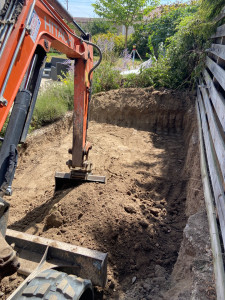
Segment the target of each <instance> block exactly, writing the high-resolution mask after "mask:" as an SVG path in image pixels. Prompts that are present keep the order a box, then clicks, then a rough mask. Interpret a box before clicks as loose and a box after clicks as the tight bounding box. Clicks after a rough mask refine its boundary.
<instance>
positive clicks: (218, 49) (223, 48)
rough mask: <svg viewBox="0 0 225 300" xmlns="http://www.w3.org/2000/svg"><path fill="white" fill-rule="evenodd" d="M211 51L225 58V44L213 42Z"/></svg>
mask: <svg viewBox="0 0 225 300" xmlns="http://www.w3.org/2000/svg"><path fill="white" fill-rule="evenodd" d="M209 52H210V53H212V54H214V55H216V56H218V57H219V58H222V59H224V60H225V45H219V44H212V46H211V48H210V49H209Z"/></svg>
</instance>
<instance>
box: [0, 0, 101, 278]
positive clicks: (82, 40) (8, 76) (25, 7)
mask: <svg viewBox="0 0 225 300" xmlns="http://www.w3.org/2000/svg"><path fill="white" fill-rule="evenodd" d="M68 23H73V24H74V26H75V27H76V28H77V30H78V31H80V32H81V35H80V36H78V35H77V34H76V33H75V32H74V31H73V30H71V28H70V27H69V26H68V25H67V24H68ZM93 46H95V45H93V44H92V43H91V41H90V36H89V35H88V34H86V33H85V32H84V31H83V30H82V29H81V28H80V27H79V25H78V24H76V23H75V22H74V21H73V18H72V16H71V15H70V14H69V13H68V12H67V11H66V10H65V9H64V8H63V7H62V6H61V4H60V3H59V2H58V1H56V0H49V1H47V0H11V1H9V0H0V130H1V129H2V127H3V125H4V123H5V122H6V119H7V117H8V115H9V113H10V117H9V122H8V126H7V130H6V133H5V136H4V138H1V140H0V141H1V142H2V145H1V149H0V197H3V196H4V195H5V194H10V193H11V184H12V180H13V178H14V173H15V169H16V166H17V156H18V155H17V145H18V144H19V143H22V142H24V141H25V139H26V135H27V132H28V128H29V124H30V121H31V118H32V113H33V110H34V106H35V102H36V99H37V94H38V90H39V87H40V82H41V77H42V73H43V65H44V62H45V58H46V53H47V52H48V51H49V50H50V49H51V48H55V49H57V50H58V51H60V52H62V53H65V54H66V55H67V57H68V58H69V59H71V60H73V61H74V116H73V143H72V148H71V149H70V151H69V152H70V154H72V159H71V160H69V161H68V163H67V164H68V166H69V167H70V168H71V169H72V171H71V173H69V175H68V174H66V176H67V178H68V177H71V178H74V177H76V176H74V174H75V173H76V171H77V169H79V170H81V171H84V173H82V174H86V173H85V172H87V164H85V160H84V158H87V156H88V152H89V149H90V148H91V146H90V144H89V143H87V141H86V133H87V127H88V106H89V102H90V98H91V83H92V71H93V69H94V68H93ZM97 48H98V47H97ZM100 56H101V55H100ZM71 174H72V175H71ZM79 174H80V173H79ZM88 174H89V176H93V175H90V173H88ZM63 176H64V175H63ZM63 176H61V177H63ZM79 176H80V175H79ZM79 176H78V177H79ZM84 178H86V179H87V176H86V175H85V176H84ZM89 179H90V178H89ZM92 179H96V178H92ZM97 179H99V178H97ZM103 181H104V180H103ZM1 207H2V209H3V210H2V212H3V213H2V215H1V212H0V221H1V217H2V216H4V215H5V211H6V210H8V207H7V204H6V203H5V201H4V200H2V199H1V198H0V208H1ZM5 222H6V220H5ZM1 226H2V224H1ZM4 233H5V232H4V231H2V234H3V235H4ZM2 234H1V228H0V275H1V274H3V275H4V276H5V275H6V274H10V273H12V272H14V271H15V269H16V268H18V267H19V264H18V262H17V259H16V257H15V252H14V251H13V250H12V249H11V250H10V248H9V247H8V245H7V244H6V243H5V241H4V239H3V235H2ZM4 253H6V254H5V255H4ZM1 262H2V263H1ZM0 277H1V276H0Z"/></svg>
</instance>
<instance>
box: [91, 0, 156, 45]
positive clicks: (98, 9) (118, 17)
mask: <svg viewBox="0 0 225 300" xmlns="http://www.w3.org/2000/svg"><path fill="white" fill-rule="evenodd" d="M155 3H158V1H157V0H97V1H96V3H95V4H92V5H93V7H94V10H95V13H97V14H98V15H99V16H101V17H103V18H105V19H108V20H110V21H112V22H114V23H116V24H117V25H124V26H125V48H127V37H128V28H129V27H130V26H132V25H133V24H134V23H135V22H138V21H140V20H142V18H143V15H144V12H145V9H146V7H147V5H148V4H149V5H151V6H153V5H154V4H155Z"/></svg>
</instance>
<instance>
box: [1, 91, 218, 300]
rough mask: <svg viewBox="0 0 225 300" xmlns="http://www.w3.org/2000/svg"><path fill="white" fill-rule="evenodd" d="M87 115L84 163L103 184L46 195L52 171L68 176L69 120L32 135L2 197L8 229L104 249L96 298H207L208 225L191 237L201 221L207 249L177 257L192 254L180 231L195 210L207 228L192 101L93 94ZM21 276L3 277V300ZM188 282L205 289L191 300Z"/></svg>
mask: <svg viewBox="0 0 225 300" xmlns="http://www.w3.org/2000/svg"><path fill="white" fill-rule="evenodd" d="M91 118H92V121H91V122H90V125H89V129H88V140H89V141H90V142H91V143H92V145H93V150H91V152H90V157H89V159H90V160H91V161H92V162H93V164H94V169H93V173H94V174H96V175H104V176H106V178H107V182H106V184H99V183H90V182H88V183H83V184H77V185H76V186H75V187H73V188H67V189H64V190H63V191H60V192H56V193H54V184H55V183H54V174H55V171H62V172H64V171H68V169H67V167H66V165H65V163H66V161H67V160H68V159H70V155H69V154H68V149H69V148H70V147H71V143H72V128H71V125H72V115H71V114H68V115H67V116H66V117H65V118H64V119H63V120H61V121H59V122H57V123H55V124H53V125H50V126H48V127H46V128H44V129H41V130H38V131H36V132H35V133H34V134H32V135H31V136H30V137H29V138H28V141H27V143H26V144H25V145H24V146H23V147H22V148H21V149H20V160H19V165H18V169H17V172H16V177H15V180H14V183H13V191H14V192H13V195H12V196H11V197H9V198H7V199H8V200H9V202H10V204H11V210H10V218H9V228H11V229H14V230H19V231H24V232H27V233H30V234H35V235H39V236H43V237H47V238H51V239H55V240H59V241H64V242H67V243H71V244H75V245H79V246H83V247H86V248H90V249H95V250H99V251H102V252H107V253H108V258H109V259H108V282H107V286H106V288H105V289H104V290H101V289H100V288H96V289H95V299H126V300H128V299H137V300H139V299H140V300H141V299H143V300H144V299H154V300H157V299H216V298H215V290H214V283H213V279H212V278H213V276H212V257H211V252H210V242H209V238H208V231H207V229H206V230H204V232H203V233H199V232H200V231H201V230H202V226H201V225H200V226H199V231H198V235H197V233H194V234H195V236H196V235H197V236H198V237H199V236H202V234H204V237H205V239H202V243H203V244H204V243H206V241H207V243H208V244H207V245H208V248H207V247H205V245H203V246H202V247H199V248H198V249H200V250H199V251H195V250H193V251H192V252H190V251H189V252H188V251H186V250H187V248H188V249H195V248H194V247H195V246H196V243H197V244H198V242H197V241H196V243H195V246H193V245H192V248H191V246H190V243H192V241H195V239H193V238H191V239H190V235H191V234H192V233H190V234H189V235H188V234H187V232H188V231H187V230H186V227H185V226H186V224H187V222H188V224H189V228H192V227H191V224H194V225H193V227H194V228H198V226H197V225H196V224H195V221H193V220H196V219H195V218H194V219H193V215H195V214H199V211H201V213H200V214H201V218H200V217H199V215H197V221H198V220H202V221H201V222H200V223H201V224H207V218H206V214H205V212H204V198H203V192H202V186H201V177H200V171H199V169H200V168H199V157H198V151H197V147H198V136H197V133H196V128H195V114H194V109H193V100H192V99H191V97H190V96H189V95H188V94H185V93H174V92H171V91H166V90H163V91H155V90H153V89H151V88H150V89H123V90H118V91H111V92H108V93H101V94H98V95H96V96H95V97H94V99H93V102H92V107H91ZM189 217H190V218H192V219H190V218H189ZM188 218H189V219H188ZM206 227H207V226H206ZM184 229H185V230H186V231H185V230H184ZM200 229H201V230H200ZM196 230H197V229H196ZM183 231H184V233H183ZM185 232H186V235H185ZM191 232H194V231H192V230H191ZM187 236H188V237H189V238H188V237H187ZM185 238H186V240H191V242H190V243H189V244H188V243H187V242H186V244H185ZM198 240H201V239H200V238H199V239H198ZM182 241H183V242H182ZM187 244H188V246H187ZM180 248H181V251H180V253H183V254H182V255H181V256H182V257H181V256H180V255H179V258H178V253H179V250H180ZM206 248H207V251H206V250H205V249H206ZM196 253H199V255H200V254H201V255H202V256H201V261H203V258H202V257H203V256H204V255H205V256H204V262H205V265H204V266H205V272H204V276H203V277H204V278H203V277H202V274H201V272H200V271H199V272H198V276H197V275H196V274H197V273H196V272H197V271H198V270H197V271H196V268H192V266H193V264H194V263H195V264H196V265H198V262H199V260H198V257H197V258H196ZM177 259H178V260H177ZM183 259H184V260H185V264H184V261H183ZM176 261H177V263H176ZM184 266H186V269H185V268H184ZM188 268H189V269H190V270H189V273H188V280H186V281H185V278H186V277H185V276H186V273H187V269H188ZM199 270H200V269H199ZM195 271H196V272H195ZM177 274H179V276H177ZM195 275H196V276H195ZM21 280H22V278H21V277H19V275H18V276H15V275H14V277H8V278H5V279H3V281H2V283H1V290H2V293H4V295H3V296H2V297H3V299H4V298H5V297H6V296H7V295H9V294H10V292H12V291H13V289H14V287H15V285H17V284H18V283H19V282H20V281H21ZM196 282H199V283H201V287H205V289H204V288H203V289H202V288H201V290H200V291H199V290H198V291H197V292H196V293H197V295H198V297H197V298H191V297H192V294H191V291H190V289H192V287H193V285H195V286H198V285H196ZM195 290H197V288H196V289H195ZM199 295H200V296H199Z"/></svg>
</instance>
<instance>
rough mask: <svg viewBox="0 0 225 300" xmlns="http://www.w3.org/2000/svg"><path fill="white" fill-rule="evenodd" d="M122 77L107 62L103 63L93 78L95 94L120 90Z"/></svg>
mask: <svg viewBox="0 0 225 300" xmlns="http://www.w3.org/2000/svg"><path fill="white" fill-rule="evenodd" d="M121 80H122V76H121V75H120V72H119V71H117V70H115V69H114V68H113V66H112V64H110V63H109V62H107V61H103V62H102V63H101V65H100V66H99V67H98V68H97V69H96V71H95V72H94V76H93V93H94V94H95V93H99V92H105V91H109V90H112V89H118V88H119V87H120V85H121Z"/></svg>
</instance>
